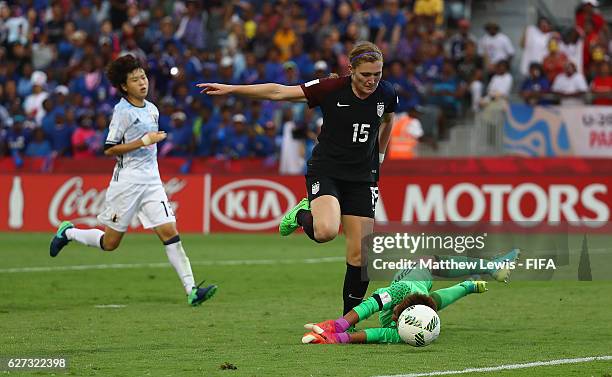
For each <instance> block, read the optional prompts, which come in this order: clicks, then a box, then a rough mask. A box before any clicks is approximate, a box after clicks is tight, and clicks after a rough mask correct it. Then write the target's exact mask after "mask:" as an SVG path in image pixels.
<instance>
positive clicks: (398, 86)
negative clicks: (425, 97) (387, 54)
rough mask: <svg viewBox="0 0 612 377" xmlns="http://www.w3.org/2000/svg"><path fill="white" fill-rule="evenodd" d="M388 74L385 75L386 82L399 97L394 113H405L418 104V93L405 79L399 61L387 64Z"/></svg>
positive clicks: (402, 65)
mask: <svg viewBox="0 0 612 377" xmlns="http://www.w3.org/2000/svg"><path fill="white" fill-rule="evenodd" d="M387 66H388V67H389V68H388V69H389V74H386V75H385V78H386V80H387V81H389V82H390V83H391V84H393V88H394V89H395V93H396V94H397V95H398V97H399V104H398V105H397V108H396V109H395V112H396V113H402V112H407V111H408V109H410V108H413V107H415V106H416V105H417V104H419V102H420V100H419V93H418V92H417V89H416V87H415V86H414V84H412V83H411V82H410V81H408V79H407V78H406V73H405V70H404V63H403V62H402V61H401V60H394V61H391V62H389V63H387Z"/></svg>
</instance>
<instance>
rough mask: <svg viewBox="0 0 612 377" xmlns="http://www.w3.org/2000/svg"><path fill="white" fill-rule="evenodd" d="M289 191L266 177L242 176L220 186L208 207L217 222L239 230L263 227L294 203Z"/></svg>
mask: <svg viewBox="0 0 612 377" xmlns="http://www.w3.org/2000/svg"><path fill="white" fill-rule="evenodd" d="M295 204H296V200H295V196H294V195H293V192H291V190H289V189H288V188H287V187H285V186H283V185H282V184H280V183H277V182H273V181H269V180H267V179H243V180H239V181H235V182H231V183H228V184H226V185H224V186H222V187H220V188H219V189H218V190H217V191H216V192H215V193H214V195H213V196H212V198H211V211H212V214H213V215H214V216H215V218H216V219H217V220H218V221H220V222H221V223H223V224H225V225H227V226H230V227H233V228H235V229H242V230H264V229H269V228H272V227H275V226H277V225H278V220H279V218H280V217H281V216H282V215H283V213H285V212H286V211H287V210H288V209H289V208H292V207H293V206H295Z"/></svg>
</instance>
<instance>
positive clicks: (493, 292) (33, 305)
mask: <svg viewBox="0 0 612 377" xmlns="http://www.w3.org/2000/svg"><path fill="white" fill-rule="evenodd" d="M49 237H50V235H48V234H15V233H0V240H1V241H2V242H1V243H0V245H1V246H0V247H1V248H2V256H1V258H0V260H1V262H0V287H2V293H1V295H0V297H1V298H0V323H1V324H2V325H1V326H0V328H1V332H2V336H1V338H0V358H2V357H5V358H6V357H33V356H39V357H41V356H45V357H50V356H65V357H68V358H69V365H70V366H69V369H68V370H67V371H56V372H54V373H55V375H60V376H61V375H72V376H351V377H360V376H376V375H393V374H409V373H423V372H433V371H445V370H462V369H466V368H478V367H489V366H498V365H504V364H521V363H528V362H535V361H547V360H554V359H565V358H578V357H589V356H601V355H611V354H612V324H611V322H610V321H611V320H612V315H611V313H612V294H611V292H612V281H609V280H608V281H594V282H577V281H570V280H566V281H554V282H521V281H514V282H511V283H510V284H509V285H504V284H499V283H495V282H491V283H490V286H489V287H490V289H489V292H487V293H485V294H481V295H472V296H468V297H466V298H464V299H462V300H460V301H459V302H457V303H456V304H454V305H452V306H451V307H449V308H448V309H445V310H444V311H442V312H441V313H440V318H441V323H442V331H441V335H440V338H439V339H438V340H437V341H436V342H435V343H434V344H432V345H431V346H429V347H425V348H422V349H417V348H412V347H410V346H408V345H350V346H338V345H328V346H320V345H302V344H300V338H301V336H302V334H303V333H304V330H303V329H302V325H303V324H304V323H306V322H311V321H320V320H323V319H328V318H337V317H338V315H339V312H340V310H341V297H340V293H341V289H342V279H343V276H344V270H345V265H344V262H343V259H342V258H343V255H344V242H343V240H342V239H341V238H339V239H337V240H335V241H333V242H331V243H329V244H326V245H316V244H313V243H312V242H310V241H309V240H307V238H306V237H303V236H292V237H289V238H287V239H280V238H279V237H278V236H276V235H215V236H202V235H183V236H182V239H183V244H184V246H185V249H186V250H187V253H188V255H189V257H190V259H191V261H192V263H193V270H194V273H195V275H196V280H198V279H203V278H206V279H207V281H210V282H215V283H218V284H219V291H218V293H217V295H216V296H215V297H214V298H213V300H211V301H210V302H206V303H204V304H203V305H202V306H201V307H198V308H192V307H190V306H188V305H187V303H186V297H185V295H184V292H183V290H182V288H181V285H180V282H179V280H178V278H177V276H176V274H175V272H174V270H173V269H172V268H171V267H170V265H167V266H161V265H157V266H156V265H153V266H145V265H144V264H150V263H151V264H155V263H158V264H160V263H166V262H167V259H166V255H165V252H164V249H163V247H162V246H161V244H160V242H159V241H158V240H157V239H156V237H155V236H154V235H152V234H147V235H135V234H128V235H127V236H126V237H125V239H124V243H123V244H122V245H121V246H120V248H119V249H118V250H117V251H114V252H106V253H105V252H101V251H99V250H95V249H92V248H87V247H85V246H80V245H77V244H75V243H72V244H70V245H69V246H68V247H67V248H66V249H65V250H64V251H62V253H61V254H60V255H59V256H58V257H57V258H55V259H52V258H50V257H49V256H48V242H49ZM309 258H312V260H309ZM320 258H328V259H320ZM245 260H246V261H249V262H247V263H241V262H239V261H245ZM226 261H232V262H226ZM256 261H260V262H259V263H258V262H256ZM102 264H105V265H109V264H121V265H122V266H123V267H128V268H110V269H84V270H51V271H48V270H47V271H40V270H35V271H28V272H10V269H11V268H24V267H47V266H48V267H58V266H77V265H102ZM125 264H143V265H137V266H134V265H132V266H125ZM117 267H121V266H117ZM448 284H449V283H444V282H436V283H434V288H441V287H443V286H445V285H448ZM382 285H384V283H383V282H373V283H371V284H370V289H369V291H368V292H371V291H372V290H374V289H375V288H378V287H380V286H382ZM101 305H119V306H120V307H116V308H109V307H105V308H99V307H97V306H101ZM123 305H124V306H123ZM375 325H376V320H375V318H373V319H370V320H368V321H367V322H365V323H364V324H360V327H364V326H375ZM226 363H229V364H231V365H232V366H235V367H236V368H237V369H230V370H225V369H222V368H221V366H222V365H228V364H226ZM3 373H5V374H10V375H17V376H26V375H40V376H43V375H50V372H47V371H37V372H10V373H9V372H0V374H3ZM493 375H495V376H595V377H604V376H611V375H612V361H610V360H608V361H596V362H589V363H581V364H565V365H557V366H543V367H536V368H529V369H519V370H509V371H497V372H491V373H472V374H462V376H493Z"/></svg>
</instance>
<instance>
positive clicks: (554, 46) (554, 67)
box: [542, 37, 569, 82]
mask: <svg viewBox="0 0 612 377" xmlns="http://www.w3.org/2000/svg"><path fill="white" fill-rule="evenodd" d="M560 42H561V41H560V39H559V38H557V37H553V38H551V39H550V40H549V41H548V55H546V57H545V58H544V61H543V62H542V69H543V70H544V74H545V75H546V78H547V79H548V81H549V82H555V77H557V75H559V74H560V73H563V71H564V70H565V65H566V64H567V62H568V61H569V59H568V58H567V56H565V54H564V53H563V52H561V51H560V50H559V44H560Z"/></svg>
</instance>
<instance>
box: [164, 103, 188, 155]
mask: <svg viewBox="0 0 612 377" xmlns="http://www.w3.org/2000/svg"><path fill="white" fill-rule="evenodd" d="M171 119H172V129H170V133H169V134H168V142H167V143H166V144H165V145H164V147H163V148H162V150H163V153H162V155H168V156H173V157H188V156H191V155H193V149H194V143H193V129H192V127H191V125H189V126H188V125H187V123H186V121H187V115H185V113H184V112H182V111H177V112H175V113H173V114H172V117H171Z"/></svg>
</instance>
